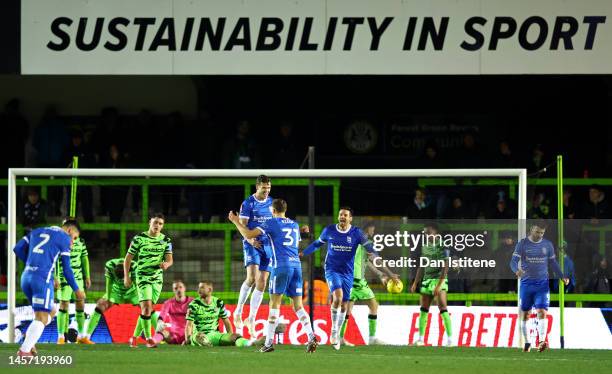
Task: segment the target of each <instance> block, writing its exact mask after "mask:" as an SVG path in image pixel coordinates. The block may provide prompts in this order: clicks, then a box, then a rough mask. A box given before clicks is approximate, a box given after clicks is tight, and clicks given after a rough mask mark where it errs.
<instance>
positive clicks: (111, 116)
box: [92, 107, 140, 155]
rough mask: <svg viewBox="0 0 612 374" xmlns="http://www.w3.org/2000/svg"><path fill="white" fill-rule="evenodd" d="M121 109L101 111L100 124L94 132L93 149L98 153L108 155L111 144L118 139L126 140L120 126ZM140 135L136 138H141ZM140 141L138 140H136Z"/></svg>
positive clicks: (112, 108) (109, 108)
mask: <svg viewBox="0 0 612 374" xmlns="http://www.w3.org/2000/svg"><path fill="white" fill-rule="evenodd" d="M119 121H120V117H119V110H117V108H115V107H106V108H103V109H102V111H101V112H100V124H99V125H98V127H97V128H96V131H95V134H94V137H93V138H94V144H93V145H92V150H93V152H94V153H96V154H98V155H106V154H107V152H108V148H109V147H110V145H111V144H113V143H117V142H118V141H125V142H127V141H128V140H127V139H125V135H126V134H124V133H121V132H120V128H119ZM139 138H140V137H137V138H134V139H139ZM136 143H138V142H136Z"/></svg>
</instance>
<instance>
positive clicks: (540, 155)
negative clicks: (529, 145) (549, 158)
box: [527, 144, 546, 173]
mask: <svg viewBox="0 0 612 374" xmlns="http://www.w3.org/2000/svg"><path fill="white" fill-rule="evenodd" d="M545 156H546V154H545V152H544V147H543V146H542V144H538V145H536V146H535V147H534V148H533V152H532V155H531V158H530V159H529V160H527V172H529V173H537V172H539V171H540V170H542V168H544V167H545V166H546V158H545Z"/></svg>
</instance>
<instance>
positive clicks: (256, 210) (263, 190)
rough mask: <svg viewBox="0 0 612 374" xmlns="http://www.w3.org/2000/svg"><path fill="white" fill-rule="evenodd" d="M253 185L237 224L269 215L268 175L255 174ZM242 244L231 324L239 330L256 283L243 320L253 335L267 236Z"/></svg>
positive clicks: (266, 261) (251, 224) (264, 275)
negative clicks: (242, 277)
mask: <svg viewBox="0 0 612 374" xmlns="http://www.w3.org/2000/svg"><path fill="white" fill-rule="evenodd" d="M255 188H256V189H257V190H256V191H255V193H254V194H253V195H251V196H249V197H248V198H247V199H246V200H244V201H243V202H242V205H241V206H240V223H242V224H243V225H245V226H247V227H248V228H249V229H252V228H254V227H256V226H257V225H260V224H262V223H264V222H266V220H268V219H270V218H272V198H271V197H270V196H269V195H270V190H271V189H272V182H271V181H270V178H268V177H267V176H266V175H260V176H259V177H257V182H256V183H255ZM242 247H243V250H244V267H245V268H246V272H247V274H246V279H245V280H244V282H243V283H242V286H241V287H240V294H239V296H238V303H237V305H236V310H235V311H234V326H236V330H237V331H240V330H241V329H242V326H243V324H242V307H243V306H244V304H245V303H246V300H247V298H248V297H249V292H250V290H251V287H253V285H255V289H254V290H253V293H252V294H251V304H250V309H249V316H248V318H247V319H246V320H245V324H246V326H247V328H248V329H249V334H250V335H251V336H253V335H254V334H255V331H254V330H253V327H254V325H255V317H256V316H257V310H258V309H259V306H260V305H261V300H262V299H263V295H264V290H265V288H266V284H267V283H268V276H269V275H270V270H269V269H268V266H269V264H270V250H269V245H268V244H267V238H266V237H265V236H263V235H259V236H258V237H256V238H244V240H243V242H242Z"/></svg>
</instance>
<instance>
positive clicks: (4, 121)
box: [0, 98, 30, 175]
mask: <svg viewBox="0 0 612 374" xmlns="http://www.w3.org/2000/svg"><path fill="white" fill-rule="evenodd" d="M0 127H1V128H2V131H3V132H4V133H5V134H10V136H3V137H1V140H0V147H1V148H0V149H2V151H3V153H4V155H3V156H2V164H1V165H2V170H1V172H2V173H3V174H2V175H6V173H7V170H6V169H8V168H10V167H23V166H24V165H25V149H26V142H27V140H28V136H29V134H30V128H29V126H28V121H26V119H25V117H24V116H23V115H22V114H21V112H20V110H19V99H16V98H15V99H11V100H9V102H7V103H6V105H5V106H4V113H2V114H0Z"/></svg>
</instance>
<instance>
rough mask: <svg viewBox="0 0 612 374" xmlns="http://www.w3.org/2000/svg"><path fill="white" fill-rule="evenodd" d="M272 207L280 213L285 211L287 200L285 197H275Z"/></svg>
mask: <svg viewBox="0 0 612 374" xmlns="http://www.w3.org/2000/svg"><path fill="white" fill-rule="evenodd" d="M272 208H273V209H274V210H276V211H277V212H279V213H285V212H286V211H287V202H286V201H285V200H283V199H274V200H273V201H272Z"/></svg>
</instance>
